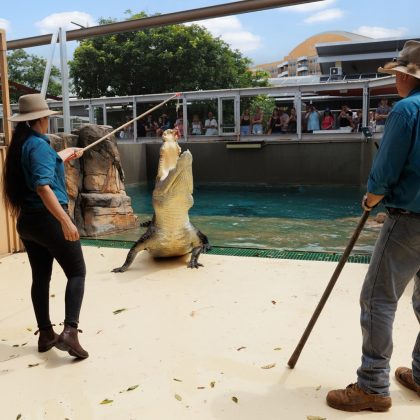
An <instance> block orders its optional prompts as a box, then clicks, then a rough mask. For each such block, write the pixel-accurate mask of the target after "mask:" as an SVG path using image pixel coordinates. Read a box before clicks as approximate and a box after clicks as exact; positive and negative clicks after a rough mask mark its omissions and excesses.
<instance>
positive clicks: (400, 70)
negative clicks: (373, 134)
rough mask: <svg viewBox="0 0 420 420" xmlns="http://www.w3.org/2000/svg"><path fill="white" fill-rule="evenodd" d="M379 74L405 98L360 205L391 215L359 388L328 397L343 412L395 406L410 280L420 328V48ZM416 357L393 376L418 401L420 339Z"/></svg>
mask: <svg viewBox="0 0 420 420" xmlns="http://www.w3.org/2000/svg"><path fill="white" fill-rule="evenodd" d="M378 71H380V72H383V73H388V74H395V76H396V86H397V90H398V94H399V95H400V96H401V97H402V98H403V99H402V100H401V101H399V102H398V103H397V104H396V105H395V106H394V107H393V109H392V111H391V113H390V114H389V116H388V118H387V121H386V123H385V131H384V135H383V138H382V142H381V145H380V148H379V150H378V153H377V156H376V158H375V161H374V163H373V166H372V169H371V172H370V175H369V180H368V184H367V193H366V195H365V196H364V197H363V201H362V207H363V209H364V210H367V211H370V210H372V208H373V207H375V206H376V205H377V204H378V203H379V202H380V201H382V202H383V203H384V205H385V206H386V207H387V209H388V213H389V215H388V218H387V220H386V221H385V223H384V226H383V228H382V230H381V233H380V235H379V238H378V240H377V242H376V245H375V249H374V252H373V255H372V260H371V263H370V266H369V269H368V273H367V275H366V278H365V281H364V284H363V288H362V292H361V296H360V306H361V317H360V323H361V327H362V335H363V346H362V364H361V366H360V367H359V369H358V370H357V382H356V383H354V384H351V385H349V386H348V387H347V388H346V389H339V390H333V391H330V392H329V393H328V395H327V403H328V405H329V406H331V407H333V408H336V409H339V410H345V411H360V410H372V411H386V410H388V409H389V408H390V407H391V405H392V402H391V397H390V396H389V385H390V384H389V371H390V367H389V361H390V358H391V354H392V346H393V345H392V326H393V321H394V316H395V311H396V309H397V304H398V300H399V298H400V297H401V295H402V293H403V292H404V289H405V288H406V286H407V284H408V283H409V282H410V281H411V279H412V278H413V277H414V281H415V286H414V293H413V309H414V312H415V314H416V317H417V319H418V321H419V322H420V42H418V41H407V42H406V44H405V45H404V48H403V49H402V50H401V52H400V54H399V57H398V59H396V60H394V62H392V63H388V64H387V65H385V66H384V68H379V69H378ZM412 357H413V361H412V369H410V368H407V367H400V368H398V369H397V370H396V371H395V377H396V379H397V381H398V382H399V383H400V384H402V385H403V386H405V387H407V388H409V389H410V390H412V391H414V392H416V393H417V396H418V397H420V334H419V335H418V337H417V341H416V343H415V346H414V350H413V354H412Z"/></svg>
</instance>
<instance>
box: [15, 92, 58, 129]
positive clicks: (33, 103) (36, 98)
mask: <svg viewBox="0 0 420 420" xmlns="http://www.w3.org/2000/svg"><path fill="white" fill-rule="evenodd" d="M54 114H59V112H57V111H51V109H49V108H48V104H47V101H46V100H45V98H44V96H43V95H41V94H40V93H31V94H29V95H22V96H21V97H20V98H19V113H18V114H15V115H13V116H12V117H10V118H9V121H12V122H19V121H31V120H37V119H38V118H42V117H47V116H48V115H54Z"/></svg>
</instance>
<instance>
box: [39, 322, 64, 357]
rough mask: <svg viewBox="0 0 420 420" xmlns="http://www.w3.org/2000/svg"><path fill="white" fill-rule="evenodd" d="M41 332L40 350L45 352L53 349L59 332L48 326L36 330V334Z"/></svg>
mask: <svg viewBox="0 0 420 420" xmlns="http://www.w3.org/2000/svg"><path fill="white" fill-rule="evenodd" d="M38 333H39V338H38V351H39V352H40V353H44V352H46V351H48V350H50V349H52V348H53V347H54V346H55V344H56V343H57V340H58V334H56V333H55V332H54V330H53V327H52V326H51V327H48V328H45V329H42V330H36V331H35V333H34V334H35V335H37V334H38Z"/></svg>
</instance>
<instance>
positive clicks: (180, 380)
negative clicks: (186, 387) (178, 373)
mask: <svg viewBox="0 0 420 420" xmlns="http://www.w3.org/2000/svg"><path fill="white" fill-rule="evenodd" d="M173 380H174V381H176V382H182V379H178V378H173Z"/></svg>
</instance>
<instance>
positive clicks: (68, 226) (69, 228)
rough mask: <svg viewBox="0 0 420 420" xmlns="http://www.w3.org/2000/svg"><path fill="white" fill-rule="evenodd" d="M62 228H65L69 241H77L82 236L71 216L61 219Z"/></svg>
mask: <svg viewBox="0 0 420 420" xmlns="http://www.w3.org/2000/svg"><path fill="white" fill-rule="evenodd" d="M61 229H63V234H64V237H65V238H66V240H68V241H77V240H78V239H79V238H80V236H79V231H78V230H77V227H76V226H75V225H74V223H73V222H72V221H71V219H70V217H67V218H66V219H64V220H62V221H61Z"/></svg>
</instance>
